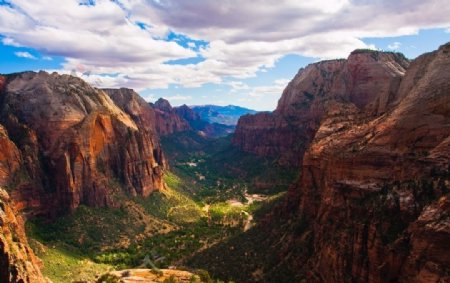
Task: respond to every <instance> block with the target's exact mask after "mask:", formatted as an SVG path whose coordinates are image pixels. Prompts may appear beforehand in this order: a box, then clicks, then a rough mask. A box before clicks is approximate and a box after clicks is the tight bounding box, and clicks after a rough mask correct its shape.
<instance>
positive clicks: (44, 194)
mask: <svg viewBox="0 0 450 283" xmlns="http://www.w3.org/2000/svg"><path fill="white" fill-rule="evenodd" d="M2 82H3V83H2V90H1V96H0V121H1V124H2V125H3V126H4V128H3V132H4V135H6V134H7V135H8V136H9V138H10V139H11V141H12V142H13V144H8V143H2V147H9V148H10V150H8V151H7V152H8V154H9V155H13V157H14V158H12V160H14V162H13V161H9V163H8V164H2V166H0V168H2V171H3V174H2V175H3V176H2V179H3V183H5V184H4V185H5V187H6V188H7V189H8V190H9V191H10V194H11V197H12V198H13V199H14V200H15V204H16V206H17V208H18V209H25V208H28V210H29V211H30V213H34V214H63V213H68V212H71V211H73V210H74V209H76V208H77V207H78V206H79V205H80V204H85V205H89V206H115V205H116V204H115V201H114V197H113V195H114V194H115V192H116V191H117V190H120V189H121V188H124V189H125V191H126V192H127V193H129V194H131V195H141V196H144V197H145V196H148V195H149V194H150V193H151V192H152V191H154V190H157V189H159V188H161V187H162V170H163V168H164V159H163V156H162V152H161V149H160V145H159V141H158V137H157V134H156V132H155V130H154V125H153V124H154V123H153V122H152V121H154V118H153V116H152V113H151V109H150V110H145V111H142V112H136V113H135V112H133V111H134V110H136V108H134V107H133V106H134V104H135V101H133V100H130V101H128V102H126V99H130V98H131V97H122V100H121V101H120V102H121V103H122V104H121V105H122V106H124V105H125V104H127V103H128V105H129V106H130V107H129V108H126V109H125V108H124V109H125V111H127V112H128V113H126V112H124V111H123V110H122V109H121V108H119V107H118V106H117V105H116V104H115V103H114V102H113V101H112V100H111V98H110V97H109V96H108V95H107V94H106V93H105V92H104V91H102V90H98V89H95V88H93V87H91V86H90V85H88V84H87V83H85V82H84V81H82V80H81V79H79V78H76V77H73V76H68V75H58V74H56V73H53V74H48V73H46V72H39V73H34V72H26V73H19V74H13V75H8V76H6V77H3V78H2ZM118 104H120V103H118ZM138 110H139V109H138ZM138 110H136V111H138ZM133 115H134V116H133ZM130 116H131V117H130ZM133 119H134V120H133ZM4 168H7V169H4ZM6 170H8V171H6ZM8 178H9V179H10V180H6V179H8ZM117 184H120V185H119V186H118V185H117Z"/></svg>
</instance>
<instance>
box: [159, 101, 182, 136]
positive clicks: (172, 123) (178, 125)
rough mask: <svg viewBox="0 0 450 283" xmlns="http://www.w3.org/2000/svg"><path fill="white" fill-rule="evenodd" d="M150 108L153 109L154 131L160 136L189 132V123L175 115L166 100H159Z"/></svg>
mask: <svg viewBox="0 0 450 283" xmlns="http://www.w3.org/2000/svg"><path fill="white" fill-rule="evenodd" d="M151 106H152V107H153V108H154V109H155V113H156V130H157V132H158V133H159V134H160V135H161V136H167V135H170V134H173V133H177V132H184V131H189V130H191V127H190V126H189V123H188V122H187V121H186V120H184V119H183V118H182V117H180V116H179V115H178V114H177V112H176V111H175V110H174V109H173V108H172V106H171V105H170V103H169V101H167V100H166V99H164V98H160V99H158V100H157V101H156V102H155V103H154V104H151Z"/></svg>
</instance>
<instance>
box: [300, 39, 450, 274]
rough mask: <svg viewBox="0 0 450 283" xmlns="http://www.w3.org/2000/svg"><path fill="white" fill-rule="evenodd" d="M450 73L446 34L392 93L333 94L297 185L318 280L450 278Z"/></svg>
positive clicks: (311, 264) (312, 270)
mask: <svg viewBox="0 0 450 283" xmlns="http://www.w3.org/2000/svg"><path fill="white" fill-rule="evenodd" d="M449 74H450V44H447V45H445V46H442V47H441V48H440V49H439V50H438V51H436V52H433V53H429V54H425V55H422V56H420V57H419V58H417V59H416V60H414V61H413V62H412V63H411V65H410V66H409V68H408V70H407V71H406V73H405V75H404V77H402V79H401V81H399V82H397V80H396V82H395V85H396V87H395V89H396V91H395V92H392V94H389V95H386V94H387V93H390V91H387V90H388V89H389V90H391V89H392V86H390V87H384V88H383V87H380V88H374V92H373V94H368V92H366V91H365V92H362V93H360V94H357V96H355V97H354V99H352V100H350V101H345V102H340V101H333V102H331V104H330V105H329V107H328V111H327V112H326V115H325V116H324V117H325V118H324V119H323V121H322V123H321V126H320V127H319V129H318V131H317V133H316V135H315V138H314V140H313V141H312V143H311V146H310V148H309V149H308V150H307V151H306V153H305V156H304V161H303V166H302V179H301V182H300V184H299V185H298V187H297V190H296V191H297V193H298V194H299V195H298V199H299V201H300V207H299V211H298V214H299V215H300V216H301V218H302V221H305V222H306V223H308V229H306V231H305V233H312V234H311V235H312V237H313V239H314V240H313V242H314V244H313V245H314V247H313V248H314V253H313V254H312V255H311V256H310V257H309V258H308V259H307V260H306V263H307V265H308V267H309V268H310V269H309V271H308V272H307V274H308V276H309V279H310V280H312V281H325V282H447V281H449V280H450V274H449V271H450V269H449V268H450V257H449V256H448V253H449V251H450V206H449V203H450V196H449V190H450V172H449V169H450V167H449V164H450V82H449ZM381 85H384V84H381ZM377 91H378V92H377ZM358 95H359V96H361V95H364V96H363V98H358ZM367 97H371V99H370V100H367ZM370 101H375V103H372V102H370ZM383 101H385V102H386V103H384V102H383ZM364 102H365V105H366V107H364V108H363V110H361V105H364V104H361V103H364Z"/></svg>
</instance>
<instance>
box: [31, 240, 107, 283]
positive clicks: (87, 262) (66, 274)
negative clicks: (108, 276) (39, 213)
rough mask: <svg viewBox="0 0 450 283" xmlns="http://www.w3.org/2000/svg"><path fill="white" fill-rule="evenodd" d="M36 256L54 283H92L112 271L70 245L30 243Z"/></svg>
mask: <svg viewBox="0 0 450 283" xmlns="http://www.w3.org/2000/svg"><path fill="white" fill-rule="evenodd" d="M30 244H31V247H32V249H33V250H34V251H35V253H36V255H37V256H38V257H39V258H40V259H41V260H42V261H43V262H44V268H43V270H42V271H43V273H44V274H45V275H46V276H47V277H48V278H50V279H51V280H52V282H54V283H67V282H77V281H79V282H92V281H93V280H95V279H96V278H98V277H99V276H100V275H102V274H104V273H106V272H108V271H110V270H112V268H113V267H112V266H110V265H106V264H98V263H95V262H93V261H92V260H91V259H89V258H88V257H86V256H85V255H83V254H82V253H80V251H79V250H77V249H74V248H72V247H70V246H68V245H63V244H57V245H47V246H45V245H43V244H41V243H40V242H38V241H36V240H32V241H30Z"/></svg>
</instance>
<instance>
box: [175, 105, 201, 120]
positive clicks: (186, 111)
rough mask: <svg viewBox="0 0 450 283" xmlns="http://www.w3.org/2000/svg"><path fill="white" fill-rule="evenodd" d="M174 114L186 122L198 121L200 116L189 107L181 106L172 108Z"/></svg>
mask: <svg viewBox="0 0 450 283" xmlns="http://www.w3.org/2000/svg"><path fill="white" fill-rule="evenodd" d="M174 110H175V112H176V113H177V115H178V116H180V117H181V118H183V119H185V120H186V121H200V120H201V118H200V115H198V114H197V113H196V112H194V111H193V110H192V109H191V108H189V106H187V105H186V104H183V105H181V106H179V107H175V108H174Z"/></svg>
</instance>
